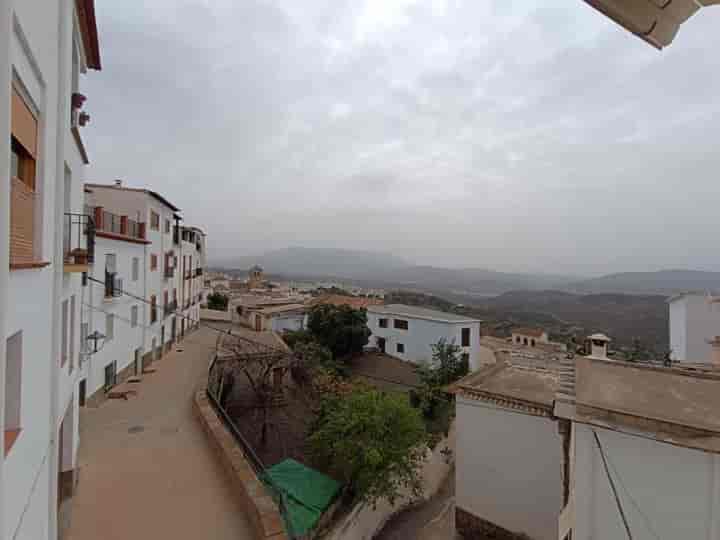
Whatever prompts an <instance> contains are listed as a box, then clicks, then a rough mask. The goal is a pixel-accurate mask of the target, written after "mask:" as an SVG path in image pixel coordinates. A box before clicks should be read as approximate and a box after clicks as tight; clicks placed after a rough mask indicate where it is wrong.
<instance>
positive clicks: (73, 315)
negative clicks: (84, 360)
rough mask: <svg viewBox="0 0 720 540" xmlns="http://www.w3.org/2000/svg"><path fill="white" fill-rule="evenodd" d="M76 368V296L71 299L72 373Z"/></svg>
mask: <svg viewBox="0 0 720 540" xmlns="http://www.w3.org/2000/svg"><path fill="white" fill-rule="evenodd" d="M74 367H75V295H74V294H73V295H72V296H71V297H70V371H72V370H73V368H74Z"/></svg>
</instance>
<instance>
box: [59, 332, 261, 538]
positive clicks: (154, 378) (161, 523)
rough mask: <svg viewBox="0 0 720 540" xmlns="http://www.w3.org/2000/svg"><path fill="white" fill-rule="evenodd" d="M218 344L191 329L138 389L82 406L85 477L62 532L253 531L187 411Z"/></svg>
mask: <svg viewBox="0 0 720 540" xmlns="http://www.w3.org/2000/svg"><path fill="white" fill-rule="evenodd" d="M214 343H215V333H214V332H212V331H210V330H207V329H202V328H201V329H199V330H197V331H195V332H194V333H192V334H190V335H189V336H187V337H186V338H185V341H183V343H181V344H180V345H179V346H178V347H177V350H176V351H173V352H172V353H170V354H169V355H167V356H166V357H165V358H163V359H162V360H160V361H159V362H157V363H156V364H155V365H156V366H157V372H156V373H151V374H147V375H145V376H144V379H143V381H142V382H141V383H139V384H138V385H137V389H138V392H139V395H138V396H136V397H131V398H130V400H129V401H123V400H110V401H107V402H106V403H104V404H103V405H102V406H100V407H99V408H95V409H93V408H85V409H83V410H82V411H81V427H80V432H81V447H80V458H79V461H80V483H79V486H78V491H77V493H76V496H75V498H74V504H73V505H72V517H71V525H70V530H69V531H68V533H67V534H66V536H65V538H69V539H71V540H97V539H100V538H102V539H103V540H127V539H128V538H132V539H134V540H143V539H148V540H149V539H152V540H158V539H164V538H172V539H173V540H185V539H187V540H191V539H192V540H197V539H198V538H212V539H213V540H244V539H250V538H252V535H251V533H250V528H249V525H248V522H247V521H246V518H245V516H244V515H243V513H242V510H241V509H240V508H239V506H238V505H237V503H236V500H235V499H234V497H233V493H232V492H231V491H230V486H229V483H228V481H227V478H226V477H225V475H224V473H223V470H222V468H221V467H220V464H219V463H218V461H217V459H216V457H215V455H214V454H213V453H212V451H211V448H210V446H209V445H208V441H207V440H206V438H205V434H204V433H203V432H202V431H201V428H200V425H199V424H198V422H197V420H196V419H195V417H194V416H193V413H192V408H191V397H192V395H193V393H194V391H195V390H196V389H197V388H198V386H199V385H200V384H201V383H202V382H203V380H204V377H205V376H206V373H207V367H208V363H209V358H210V351H211V348H212V346H213V345H214ZM181 350H182V352H180V351H181ZM91 361H92V360H91Z"/></svg>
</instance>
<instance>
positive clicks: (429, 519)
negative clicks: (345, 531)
mask: <svg viewBox="0 0 720 540" xmlns="http://www.w3.org/2000/svg"><path fill="white" fill-rule="evenodd" d="M454 500H455V468H454V467H453V468H452V469H450V473H449V474H448V476H447V478H446V479H445V482H443V484H442V485H441V486H440V489H439V490H438V492H437V493H436V494H435V496H434V497H432V498H431V499H430V500H429V501H427V502H425V503H423V504H421V505H419V506H415V507H412V508H409V509H407V510H404V511H403V512H400V513H399V514H397V515H396V516H394V517H393V518H392V519H390V521H388V522H387V524H386V525H385V527H383V529H382V530H381V531H380V532H379V533H378V534H377V536H375V539H376V540H405V539H408V538H413V539H416V540H453V539H455V538H456V536H455V526H454V525H455V523H454V516H455V514H454Z"/></svg>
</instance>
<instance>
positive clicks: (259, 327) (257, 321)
mask: <svg viewBox="0 0 720 540" xmlns="http://www.w3.org/2000/svg"><path fill="white" fill-rule="evenodd" d="M261 330H262V317H261V316H260V315H259V314H257V313H256V314H255V331H256V332H260V331H261Z"/></svg>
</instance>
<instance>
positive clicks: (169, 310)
mask: <svg viewBox="0 0 720 540" xmlns="http://www.w3.org/2000/svg"><path fill="white" fill-rule="evenodd" d="M177 307H178V305H177V300H173V301H172V302H168V303H167V304H165V308H164V310H165V318H167V317H169V316H170V315H172V314H173V313H175V312H176V311H177Z"/></svg>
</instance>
